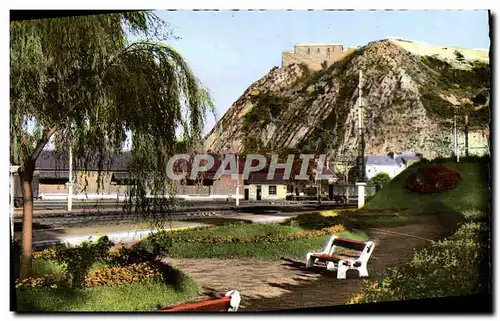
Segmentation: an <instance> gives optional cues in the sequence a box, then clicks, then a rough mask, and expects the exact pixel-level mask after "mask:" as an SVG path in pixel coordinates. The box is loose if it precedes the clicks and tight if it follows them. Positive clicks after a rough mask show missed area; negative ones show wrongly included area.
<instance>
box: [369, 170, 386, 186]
mask: <svg viewBox="0 0 500 321" xmlns="http://www.w3.org/2000/svg"><path fill="white" fill-rule="evenodd" d="M390 181H391V177H390V176H389V174H387V173H378V174H377V175H375V176H373V177H372V178H370V179H369V180H368V186H376V187H377V188H380V187H382V186H384V185H385V184H387V183H389V182H390Z"/></svg>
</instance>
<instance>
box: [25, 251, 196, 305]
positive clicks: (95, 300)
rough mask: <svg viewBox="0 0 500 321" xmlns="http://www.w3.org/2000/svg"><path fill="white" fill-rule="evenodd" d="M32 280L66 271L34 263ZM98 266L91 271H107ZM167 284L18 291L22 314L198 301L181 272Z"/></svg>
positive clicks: (192, 285)
mask: <svg viewBox="0 0 500 321" xmlns="http://www.w3.org/2000/svg"><path fill="white" fill-rule="evenodd" d="M32 266H33V268H32V270H31V276H32V277H42V276H47V275H53V276H55V277H56V279H62V276H64V271H63V268H62V267H61V266H60V265H58V264H57V263H56V262H54V261H52V260H44V259H40V258H38V259H33V265H32ZM105 266H106V264H105V263H104V262H96V263H95V264H94V265H93V266H92V269H99V268H103V267H105ZM167 277H168V280H167V282H165V281H164V280H159V279H158V280H150V281H147V282H137V283H132V284H124V285H113V286H99V287H92V288H85V289H82V290H79V289H71V288H68V287H66V286H63V285H59V288H55V289H52V288H47V287H45V288H22V289H21V288H20V289H16V300H17V307H18V310H19V311H41V312H42V311H148V310H152V309H155V308H157V306H158V307H160V306H165V305H172V304H177V303H179V302H181V301H184V300H192V299H195V298H196V296H197V295H198V286H197V285H196V283H195V282H194V281H193V280H191V279H190V278H189V277H187V276H186V275H185V274H183V273H182V272H180V271H178V270H176V269H169V273H168V276H167Z"/></svg>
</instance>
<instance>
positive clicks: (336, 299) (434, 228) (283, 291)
mask: <svg viewBox="0 0 500 321" xmlns="http://www.w3.org/2000/svg"><path fill="white" fill-rule="evenodd" d="M443 223H444V222H443V221H442V220H440V219H438V216H437V215H425V216H421V217H420V218H419V222H417V223H414V224H411V225H406V226H402V227H393V228H384V229H369V230H367V232H368V234H369V235H370V237H371V239H372V240H374V241H375V242H376V244H377V245H376V248H375V251H374V252H373V255H372V256H371V258H370V261H369V263H368V272H369V273H370V277H369V278H368V279H375V278H377V276H380V275H381V274H382V273H383V272H384V271H385V270H386V269H387V268H388V267H391V266H395V265H398V264H401V263H404V262H407V261H408V260H410V259H411V257H412V255H413V250H414V249H421V248H423V247H425V246H427V245H428V244H429V240H437V239H441V238H443V237H445V236H447V235H449V233H450V232H451V231H452V230H453V229H454V226H453V227H451V226H450V224H449V222H447V224H446V225H444V224H443ZM165 262H166V263H168V264H171V265H173V266H176V267H178V268H180V269H181V270H182V271H183V272H185V273H187V274H188V275H189V276H190V277H191V278H193V279H194V280H195V282H197V283H198V284H199V285H200V287H201V289H202V295H201V296H200V299H201V298H206V297H209V296H212V295H219V294H223V293H225V292H226V291H228V290H231V289H237V290H238V291H240V294H241V295H242V302H241V304H240V310H241V311H266V310H277V309H292V308H303V307H315V306H327V305H342V304H344V303H345V302H346V301H347V300H348V299H349V298H350V297H351V296H352V295H353V294H355V293H357V292H359V291H360V290H361V286H362V283H363V279H360V278H358V277H357V276H356V272H355V271H349V273H348V275H347V279H346V280H337V279H336V275H335V273H332V272H328V271H326V270H325V269H324V268H320V267H317V268H314V269H313V270H305V269H304V267H305V255H304V261H303V262H297V261H292V260H288V259H286V258H282V259H281V260H279V261H265V260H259V259H228V260H217V259H172V258H167V259H165ZM350 272H352V274H351V273H350Z"/></svg>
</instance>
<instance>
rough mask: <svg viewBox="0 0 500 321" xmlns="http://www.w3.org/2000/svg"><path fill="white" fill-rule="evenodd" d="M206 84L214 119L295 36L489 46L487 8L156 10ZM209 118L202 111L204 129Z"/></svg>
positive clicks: (354, 42) (347, 42) (300, 39)
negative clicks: (204, 118)
mask: <svg viewBox="0 0 500 321" xmlns="http://www.w3.org/2000/svg"><path fill="white" fill-rule="evenodd" d="M156 13H157V14H158V16H160V17H161V18H162V19H164V20H165V21H166V22H168V23H169V24H170V25H171V27H172V28H173V33H174V35H175V36H177V37H180V38H181V39H179V40H170V41H168V42H167V43H168V44H169V45H171V46H172V47H174V48H175V49H176V50H177V51H178V52H180V53H181V55H183V57H184V58H185V59H186V61H187V63H188V64H189V66H190V67H191V69H192V70H193V72H194V73H195V75H196V76H197V77H198V78H199V79H200V80H201V82H202V84H203V85H204V86H205V87H207V88H208V89H209V90H210V92H211V95H212V98H213V100H214V102H215V106H216V110H217V117H218V119H220V118H221V117H222V116H223V114H224V113H225V112H226V111H227V110H228V109H229V107H230V106H231V104H232V103H233V102H234V101H236V100H237V99H238V97H239V96H240V95H241V94H243V92H244V91H245V90H246V89H247V88H248V87H249V86H250V85H251V84H252V83H253V82H255V81H257V80H258V79H260V78H261V77H263V76H264V75H265V74H266V73H267V72H269V71H270V69H271V68H273V67H274V66H281V53H282V52H283V51H286V50H293V46H294V45H295V44H296V43H343V45H344V48H347V47H350V46H363V45H365V44H367V43H368V42H370V41H375V40H380V39H385V38H388V37H399V38H403V39H408V40H415V41H420V42H426V43H429V44H436V45H438V44H439V45H448V46H458V47H465V48H481V49H488V48H489V47H490V39H489V26H488V13H487V12H486V11H284V10H283V11H157V12H156ZM214 125H215V121H214V119H213V117H211V116H209V117H208V118H207V126H206V128H205V132H208V131H210V130H211V129H212V127H213V126H214Z"/></svg>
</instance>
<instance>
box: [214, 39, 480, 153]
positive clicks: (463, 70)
mask: <svg viewBox="0 0 500 321" xmlns="http://www.w3.org/2000/svg"><path fill="white" fill-rule="evenodd" d="M403 44H404V45H403ZM422 46H423V49H419V48H420V47H419V44H418V43H411V42H410V43H409V44H407V42H405V41H402V40H381V41H375V42H371V43H369V44H367V45H366V46H364V47H361V48H359V49H357V50H356V51H354V52H352V53H350V54H349V55H347V56H346V57H345V58H344V59H342V60H341V61H338V62H336V63H334V64H333V65H332V66H330V67H328V68H327V69H324V70H320V71H317V72H311V71H309V70H308V69H307V67H305V66H304V65H299V64H293V65H290V66H287V67H284V68H277V67H275V68H273V69H272V70H271V71H270V72H269V73H268V74H267V75H265V76H264V77H263V78H261V79H259V80H258V81H256V82H255V83H253V84H252V85H251V86H250V87H249V88H248V89H247V90H246V91H245V92H244V93H243V95H242V96H241V97H240V98H239V99H238V100H237V101H236V102H235V103H234V104H233V105H232V106H231V107H230V108H229V110H228V111H227V112H226V113H225V114H224V116H223V117H222V119H220V121H219V122H218V123H217V125H216V126H215V127H214V129H213V130H212V131H211V132H210V133H209V134H208V136H207V137H206V140H205V147H206V148H207V149H211V150H224V151H232V152H242V151H244V149H246V150H253V151H254V150H255V149H259V148H264V149H267V150H275V149H281V148H292V149H300V150H312V151H317V152H328V153H331V154H334V155H344V156H349V157H354V156H355V155H356V153H357V146H358V144H357V142H358V128H357V126H358V103H359V94H358V79H359V71H360V70H361V71H362V72H363V82H362V93H363V96H362V102H363V104H364V106H365V115H364V124H365V125H364V126H365V141H366V147H365V153H366V154H387V153H388V152H391V151H401V152H417V153H422V154H424V155H425V156H427V157H432V156H436V155H450V154H451V153H452V152H453V144H452V141H453V140H450V138H452V135H453V128H452V127H450V124H451V125H452V124H453V115H454V109H456V111H457V114H458V115H459V117H458V119H459V120H458V124H459V126H460V127H459V128H460V132H462V130H463V119H464V117H463V115H465V113H466V111H467V113H468V114H469V122H470V130H469V146H473V147H474V146H475V147H482V146H487V145H488V143H487V142H488V137H489V122H490V113H489V105H488V104H489V100H487V103H488V104H487V105H486V107H487V108H480V109H478V107H477V105H484V104H485V103H484V102H481V103H478V104H477V105H475V104H474V103H471V102H473V101H474V99H475V97H476V96H477V95H479V93H481V95H486V96H488V95H489V87H490V84H489V74H488V72H489V65H488V60H487V55H486V56H485V55H482V52H480V51H477V50H476V51H474V50H473V51H471V50H468V49H463V50H462V51H460V52H462V55H460V59H459V60H460V61H459V62H458V63H454V62H453V58H452V57H453V54H447V55H445V54H443V53H442V52H446V50H445V49H443V47H442V46H441V47H440V46H434V47H432V46H430V45H422ZM405 47H406V49H405ZM433 48H434V49H435V48H438V49H435V50H439V54H435V55H433V54H432V50H434V49H433ZM410 49H411V51H409V50H410ZM418 50H420V52H419V51H418ZM452 53H453V51H452ZM443 57H444V58H443ZM485 57H486V58H485ZM457 66H459V67H457ZM485 92H486V94H485ZM446 139H448V140H449V141H446ZM461 141H463V134H461ZM252 144H253V145H252ZM257 145H258V146H260V147H258V148H257V147H255V146H257Z"/></svg>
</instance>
